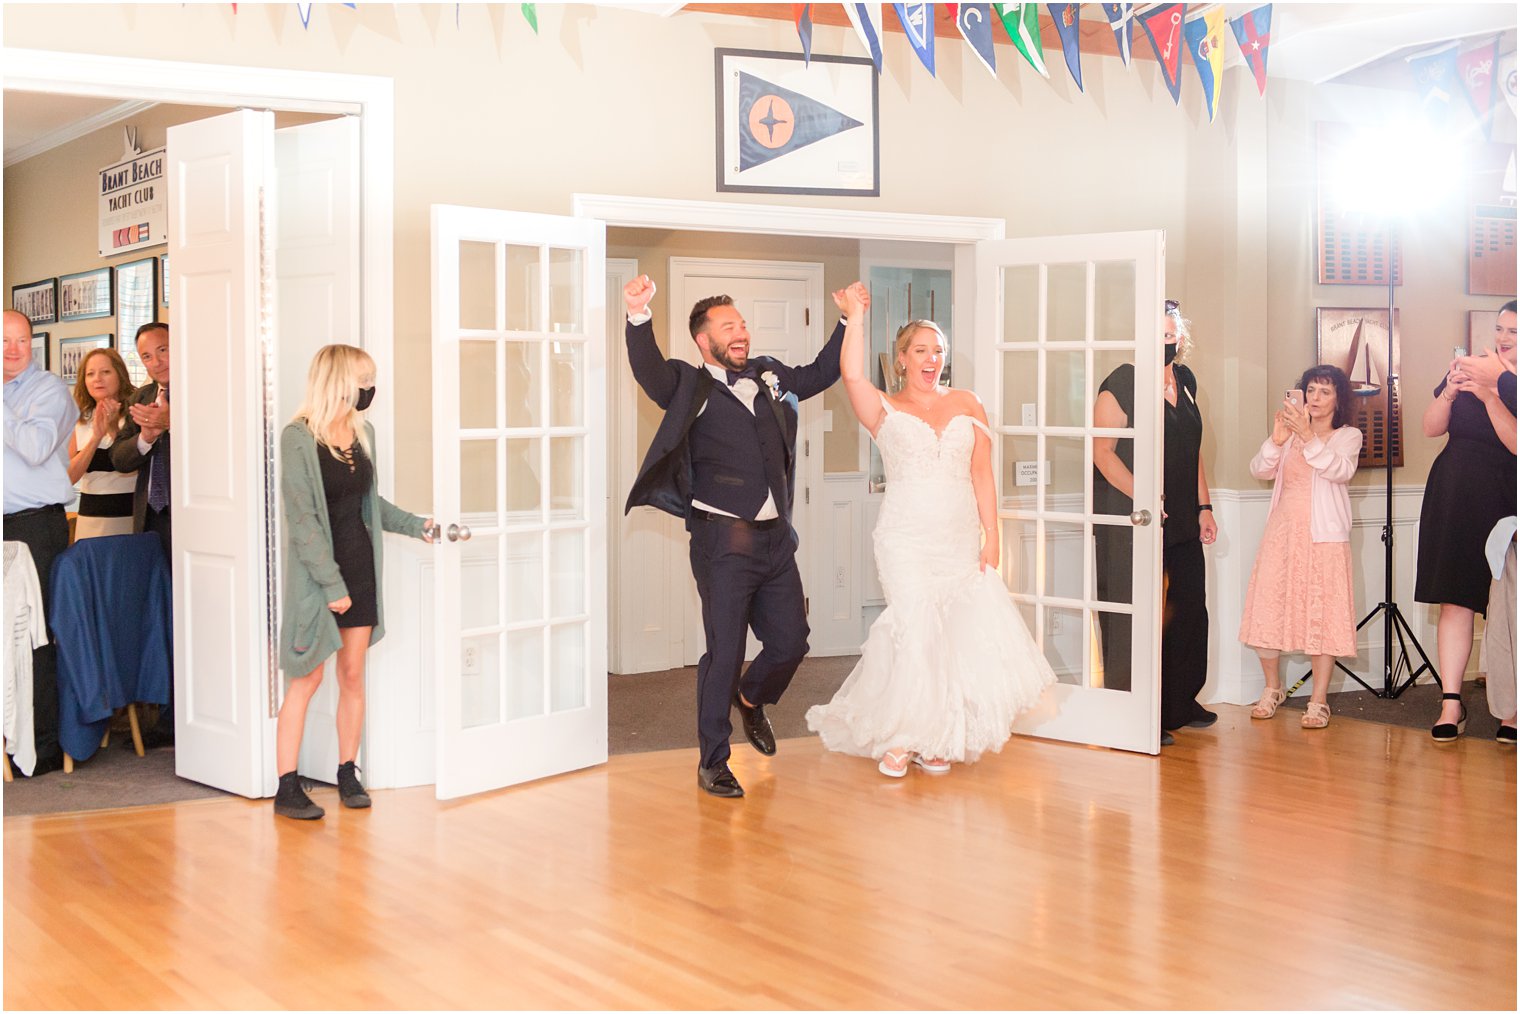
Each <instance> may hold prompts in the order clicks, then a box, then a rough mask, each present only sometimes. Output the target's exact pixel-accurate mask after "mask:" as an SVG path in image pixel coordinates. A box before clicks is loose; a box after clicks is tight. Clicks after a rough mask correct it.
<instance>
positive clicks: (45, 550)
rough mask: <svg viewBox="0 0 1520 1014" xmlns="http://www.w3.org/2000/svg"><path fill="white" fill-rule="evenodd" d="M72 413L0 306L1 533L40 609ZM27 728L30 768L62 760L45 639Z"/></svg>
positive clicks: (27, 335)
mask: <svg viewBox="0 0 1520 1014" xmlns="http://www.w3.org/2000/svg"><path fill="white" fill-rule="evenodd" d="M78 419H79V408H78V406H76V405H75V404H74V399H73V397H72V396H71V395H70V394H69V389H68V387H67V386H66V385H65V384H64V382H63V381H62V380H59V379H58V378H57V377H55V376H53V374H51V373H48V372H46V371H45V370H40V369H38V368H37V366H36V364H35V363H33V362H32V323H31V321H30V320H28V319H27V318H26V315H25V314H21V313H17V312H16V311H15V310H6V311H5V539H6V541H8V542H9V541H17V542H24V543H26V545H27V548H28V549H29V550H31V554H32V562H33V563H35V564H36V566H37V583H38V584H39V585H40V586H41V590H42V602H43V609H44V611H45V610H46V609H47V608H48V606H49V605H50V604H51V602H50V600H49V598H48V590H49V589H48V585H49V580H48V579H49V577H50V576H51V573H52V570H53V558H54V557H55V556H57V555H58V554H59V553H61V552H63V551H64V550H65V549H67V548H68V546H69V522H68V517H67V516H66V515H65V514H64V510H63V505H64V504H66V503H68V502H69V501H70V500H71V499H73V496H74V486H73V483H71V482H69V434H70V433H72V432H73V430H74V423H75V422H76V421H77V420H78ZM32 687H33V690H32V711H33V730H34V733H35V739H36V745H37V766H36V767H35V768H34V769H33V771H32V774H33V776H34V777H35V776H36V775H40V774H44V773H45V772H48V771H56V770H57V769H58V768H61V767H62V766H63V751H62V749H61V748H60V747H59V745H58V657H57V651H56V649H55V648H54V646H53V644H52V643H51V638H50V639H49V643H48V644H45V645H43V646H42V647H40V648H34V649H33V651H32Z"/></svg>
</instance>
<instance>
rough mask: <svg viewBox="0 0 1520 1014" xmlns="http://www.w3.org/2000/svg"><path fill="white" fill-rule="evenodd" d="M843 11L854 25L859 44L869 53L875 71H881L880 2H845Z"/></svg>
mask: <svg viewBox="0 0 1520 1014" xmlns="http://www.w3.org/2000/svg"><path fill="white" fill-rule="evenodd" d="M844 12H845V14H846V15H847V16H848V17H849V19H850V24H851V25H854V26H855V34H856V35H858V36H860V43H861V45H863V46H865V47H866V52H868V53H870V54H871V62H872V63H873V64H875V65H876V73H878V74H880V73H881V4H845V5H844Z"/></svg>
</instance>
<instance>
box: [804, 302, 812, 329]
mask: <svg viewBox="0 0 1520 1014" xmlns="http://www.w3.org/2000/svg"><path fill="white" fill-rule="evenodd" d="M812 323H813V308H812V307H811V306H804V307H803V308H802V326H803V327H807V326H809V325H810V324H812Z"/></svg>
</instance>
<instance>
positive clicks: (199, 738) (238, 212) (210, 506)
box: [121, 110, 278, 797]
mask: <svg viewBox="0 0 1520 1014" xmlns="http://www.w3.org/2000/svg"><path fill="white" fill-rule="evenodd" d="M273 137H274V118H273V114H271V113H268V112H253V111H250V110H239V111H237V112H233V113H227V114H225V115H223V116H216V117H212V118H211V119H207V120H199V121H196V122H194V123H186V124H183V125H180V126H177V127H170V128H169V131H168V154H167V157H168V163H169V164H168V176H169V182H168V187H169V200H170V209H169V224H170V228H169V248H168V254H169V258H170V263H171V264H172V266H173V272H174V278H173V284H172V289H171V291H172V292H173V295H174V335H175V339H174V341H172V342H171V343H170V361H171V382H170V385H169V390H170V393H171V412H172V419H173V424H172V427H171V431H170V432H171V435H172V440H173V444H172V447H173V454H172V456H171V458H170V467H171V472H170V489H171V491H172V501H171V505H170V510H171V512H172V516H173V519H174V618H175V623H174V680H175V683H174V687H175V709H174V717H175V740H176V749H175V754H174V763H175V772H176V773H177V774H178V775H180V776H181V777H183V778H189V779H192V780H194V781H197V782H203V783H204V784H206V785H214V786H216V787H217V788H219V789H225V790H227V791H229V792H236V793H239V794H241V795H245V796H255V797H256V796H262V795H265V794H266V787H265V782H266V781H270V782H272V781H273V778H274V765H273V764H271V763H266V758H265V749H266V744H271V743H272V741H273V736H272V725H273V715H272V714H271V709H270V702H271V701H272V700H273V699H274V683H275V680H276V678H277V676H278V672H277V670H276V655H275V648H274V640H273V638H274V630H275V621H274V617H273V614H272V606H273V592H272V588H271V587H270V585H269V583H268V582H267V580H266V578H267V576H268V574H269V569H268V567H269V561H270V559H271V556H270V551H271V548H272V541H271V530H270V529H269V527H268V525H269V523H270V513H271V511H270V505H269V502H268V499H267V498H268V495H269V492H270V490H271V478H272V476H271V475H270V474H269V472H268V468H269V466H270V464H271V462H269V461H267V459H266V457H265V454H264V448H265V445H266V440H268V439H270V434H271V431H272V426H273V424H274V420H273V418H272V415H271V411H272V410H271V408H270V406H268V405H266V404H264V403H262V401H261V400H260V399H259V398H258V397H257V393H258V391H259V390H260V388H261V385H259V384H251V383H249V382H248V378H249V377H258V376H264V377H266V380H267V379H268V378H267V375H268V372H269V371H270V370H271V369H272V348H271V343H272V341H273V334H272V329H271V321H270V320H268V319H267V317H265V316H264V315H263V314H261V313H260V306H261V305H267V299H266V297H267V294H268V286H269V284H270V279H271V276H270V271H269V267H270V265H269V263H268V259H269V252H268V251H267V250H265V249H263V248H262V246H261V237H262V236H263V235H265V225H266V223H265V221H264V219H263V217H262V216H263V214H264V212H265V208H266V199H267V197H268V195H269V189H270V188H269V184H270V182H271V181H272V179H273V143H272V142H273ZM121 340H122V341H124V342H130V341H131V340H132V338H131V336H130V335H122V336H121ZM215 419H221V420H239V421H240V424H237V425H233V424H230V423H228V424H224V425H216V424H214V423H210V422H202V421H205V420H215ZM190 420H197V421H198V422H197V423H196V424H195V425H190Z"/></svg>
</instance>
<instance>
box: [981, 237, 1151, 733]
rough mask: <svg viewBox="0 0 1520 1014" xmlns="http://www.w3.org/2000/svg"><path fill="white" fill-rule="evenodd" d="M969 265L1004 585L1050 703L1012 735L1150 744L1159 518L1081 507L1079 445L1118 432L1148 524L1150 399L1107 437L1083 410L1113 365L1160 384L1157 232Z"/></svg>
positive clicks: (1032, 245)
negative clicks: (1052, 678)
mask: <svg viewBox="0 0 1520 1014" xmlns="http://www.w3.org/2000/svg"><path fill="white" fill-rule="evenodd" d="M977 261H978V269H977V282H978V306H977V311H978V317H979V320H980V321H984V322H987V324H988V327H987V328H986V329H985V330H986V331H987V332H988V338H987V340H986V341H984V343H983V345H982V346H980V347H979V348H978V350H977V359H976V362H977V367H976V379H977V390H978V393H979V394H980V396H981V398H982V401H983V402H984V403H985V404H987V405H989V406H995V407H996V408H997V409H998V410H999V411H1000V412H1001V416H1000V418H997V419H994V423H995V429H996V431H997V438H996V441H995V444H996V448H995V451H994V457H993V460H994V462H995V463H996V466H997V482H998V486H999V497H998V504H999V516H1000V526H1001V532H1002V550H1003V565H1002V573H1003V580H1004V583H1005V585H1006V586H1007V587H1008V588H1009V591H1010V594H1011V595H1012V597H1013V599H1014V601H1015V603H1017V604H1018V606H1019V609H1020V612H1021V614H1022V615H1024V616H1025V618H1026V621H1027V622H1028V624H1029V628H1030V632H1031V634H1033V635H1034V637H1035V639H1036V640H1037V642H1038V643H1039V644H1040V646H1041V649H1042V650H1043V651H1044V653H1045V656H1046V658H1047V659H1048V660H1049V661H1050V663H1051V666H1052V667H1053V668H1054V669H1055V671H1056V676H1057V680H1058V684H1057V686H1055V687H1053V688H1052V689H1051V691H1050V693H1051V695H1052V697H1053V700H1052V701H1051V702H1050V703H1051V704H1052V707H1045V708H1040V709H1036V710H1035V711H1034V712H1031V713H1029V714H1027V715H1025V716H1023V717H1021V718H1020V720H1019V723H1018V724H1017V725H1016V730H1017V731H1020V732H1025V733H1030V734H1034V735H1040V736H1049V737H1051V738H1056V739H1065V740H1071V741H1076V742H1083V743H1093V744H1098V745H1105V746H1114V747H1119V748H1123V749H1128V750H1137V751H1144V752H1150V753H1155V752H1156V751H1157V750H1158V749H1159V740H1160V725H1159V717H1160V696H1159V689H1160V682H1159V678H1158V675H1157V670H1158V669H1159V662H1160V657H1159V655H1160V637H1159V634H1160V614H1159V599H1160V594H1159V591H1160V564H1161V556H1160V527H1159V525H1146V524H1141V523H1138V522H1132V520H1131V517H1130V512H1129V511H1128V510H1125V511H1124V512H1123V513H1122V514H1120V513H1118V508H1117V506H1116V505H1115V504H1113V503H1109V502H1107V501H1105V503H1104V504H1103V505H1102V506H1103V508H1104V510H1105V513H1103V514H1098V513H1095V511H1096V510H1097V509H1098V505H1097V504H1095V502H1094V491H1093V484H1094V475H1095V469H1094V458H1093V452H1094V442H1095V441H1097V442H1098V444H1099V446H1104V444H1105V442H1106V441H1109V440H1115V439H1121V438H1122V439H1126V440H1128V441H1129V446H1128V448H1127V450H1128V451H1130V452H1132V455H1133V465H1132V473H1133V488H1134V490H1135V503H1137V504H1139V505H1141V506H1142V507H1147V506H1148V507H1150V508H1151V515H1152V516H1153V517H1155V518H1159V517H1160V510H1159V505H1160V472H1161V412H1160V404H1159V399H1152V400H1147V401H1143V402H1141V403H1139V404H1137V405H1136V407H1135V411H1134V419H1133V424H1132V426H1130V427H1127V428H1124V429H1120V430H1103V429H1098V428H1097V427H1096V426H1095V424H1094V422H1093V407H1094V404H1095V399H1096V397H1097V395H1098V392H1099V391H1100V389H1101V388H1102V386H1103V384H1104V382H1105V380H1107V379H1108V378H1109V377H1110V376H1111V375H1112V374H1113V373H1114V371H1115V370H1116V369H1119V368H1120V367H1121V366H1123V367H1126V368H1127V371H1126V372H1127V373H1128V374H1129V376H1128V378H1127V379H1128V380H1129V381H1130V382H1131V383H1132V384H1133V385H1134V388H1135V389H1136V390H1157V389H1159V383H1160V369H1161V345H1160V334H1159V327H1158V323H1159V319H1160V307H1161V279H1162V277H1163V271H1162V267H1163V261H1164V240H1163V237H1162V234H1161V233H1159V232H1142V233H1116V234H1108V235H1094V236H1067V237H1052V238H1048V239H1025V240H1007V241H999V242H994V243H983V244H981V245H980V246H979V247H978V251H977ZM982 331H983V329H980V328H979V331H978V333H979V335H980V334H981V333H982ZM1136 517H1137V518H1139V517H1140V516H1139V515H1136ZM1114 690H1118V691H1121V692H1119V693H1112V692H1109V691H1114Z"/></svg>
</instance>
